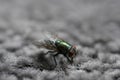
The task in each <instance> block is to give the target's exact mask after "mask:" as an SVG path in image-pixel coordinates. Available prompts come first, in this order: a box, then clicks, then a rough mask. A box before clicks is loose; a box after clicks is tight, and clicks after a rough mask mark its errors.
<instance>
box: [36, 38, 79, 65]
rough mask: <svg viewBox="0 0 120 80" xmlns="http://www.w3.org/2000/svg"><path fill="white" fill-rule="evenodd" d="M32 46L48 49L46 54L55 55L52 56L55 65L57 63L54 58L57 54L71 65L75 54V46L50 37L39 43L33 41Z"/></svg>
mask: <svg viewBox="0 0 120 80" xmlns="http://www.w3.org/2000/svg"><path fill="white" fill-rule="evenodd" d="M34 44H35V45H36V46H37V47H39V48H40V47H42V48H45V49H48V50H49V51H48V52H47V54H49V53H56V54H54V55H53V57H54V61H55V64H56V65H57V62H56V58H55V57H56V56H58V55H59V54H62V55H63V56H64V57H65V58H66V59H67V61H68V62H69V63H70V64H72V63H73V59H74V57H75V56H76V54H77V50H76V46H73V45H72V44H70V43H68V42H67V41H64V40H62V39H60V38H58V37H50V38H48V39H44V40H41V41H35V42H34Z"/></svg>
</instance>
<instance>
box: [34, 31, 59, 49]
mask: <svg viewBox="0 0 120 80" xmlns="http://www.w3.org/2000/svg"><path fill="white" fill-rule="evenodd" d="M56 39H57V38H56V37H54V35H52V34H51V33H49V32H44V33H43V35H42V37H41V39H40V40H35V41H33V44H34V45H35V46H37V47H39V48H46V49H49V50H56V47H55V44H54V43H55V40H56Z"/></svg>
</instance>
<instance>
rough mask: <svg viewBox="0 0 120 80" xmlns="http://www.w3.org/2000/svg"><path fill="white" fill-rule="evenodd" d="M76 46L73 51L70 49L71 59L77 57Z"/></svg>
mask: <svg viewBox="0 0 120 80" xmlns="http://www.w3.org/2000/svg"><path fill="white" fill-rule="evenodd" d="M76 53H77V51H76V46H73V47H72V48H71V49H70V52H69V57H71V58H73V57H75V56H76Z"/></svg>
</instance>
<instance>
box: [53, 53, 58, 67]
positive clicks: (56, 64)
mask: <svg viewBox="0 0 120 80" xmlns="http://www.w3.org/2000/svg"><path fill="white" fill-rule="evenodd" d="M56 56H58V53H57V54H55V55H53V58H54V62H55V66H57V61H56V58H55V57H56Z"/></svg>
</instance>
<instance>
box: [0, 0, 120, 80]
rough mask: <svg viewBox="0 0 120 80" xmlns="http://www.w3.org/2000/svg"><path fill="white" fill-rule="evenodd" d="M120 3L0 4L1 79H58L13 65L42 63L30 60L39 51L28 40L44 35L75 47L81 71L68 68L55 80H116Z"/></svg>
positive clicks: (8, 0) (22, 0)
mask: <svg viewBox="0 0 120 80" xmlns="http://www.w3.org/2000/svg"><path fill="white" fill-rule="evenodd" d="M119 4H120V0H0V80H59V79H58V77H57V76H58V74H56V72H55V70H52V71H48V70H45V71H44V70H43V71H41V70H39V68H34V67H30V66H29V67H25V68H18V66H17V67H13V65H18V63H20V62H21V64H27V63H29V62H33V63H36V64H35V66H37V64H39V63H40V62H41V61H40V62H39V60H37V61H36V57H32V58H31V57H30V56H31V55H32V56H33V55H34V56H37V58H38V59H39V57H38V54H36V51H39V49H37V48H35V47H33V45H32V44H31V43H30V41H32V40H40V39H42V37H43V36H44V34H45V33H44V32H50V33H53V34H55V35H56V34H57V35H58V36H59V37H61V38H63V39H64V40H66V41H68V42H70V43H71V44H75V45H77V47H78V50H79V54H78V55H77V57H76V60H75V63H76V64H79V65H80V66H79V67H80V68H82V69H80V70H68V73H69V75H64V76H63V77H61V79H60V80H120V5H119ZM43 51H44V50H43ZM51 61H52V60H51ZM48 63H49V62H48ZM48 63H47V62H45V63H43V65H44V64H48ZM24 66H26V65H23V67H24ZM47 66H49V64H48V65H47Z"/></svg>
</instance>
